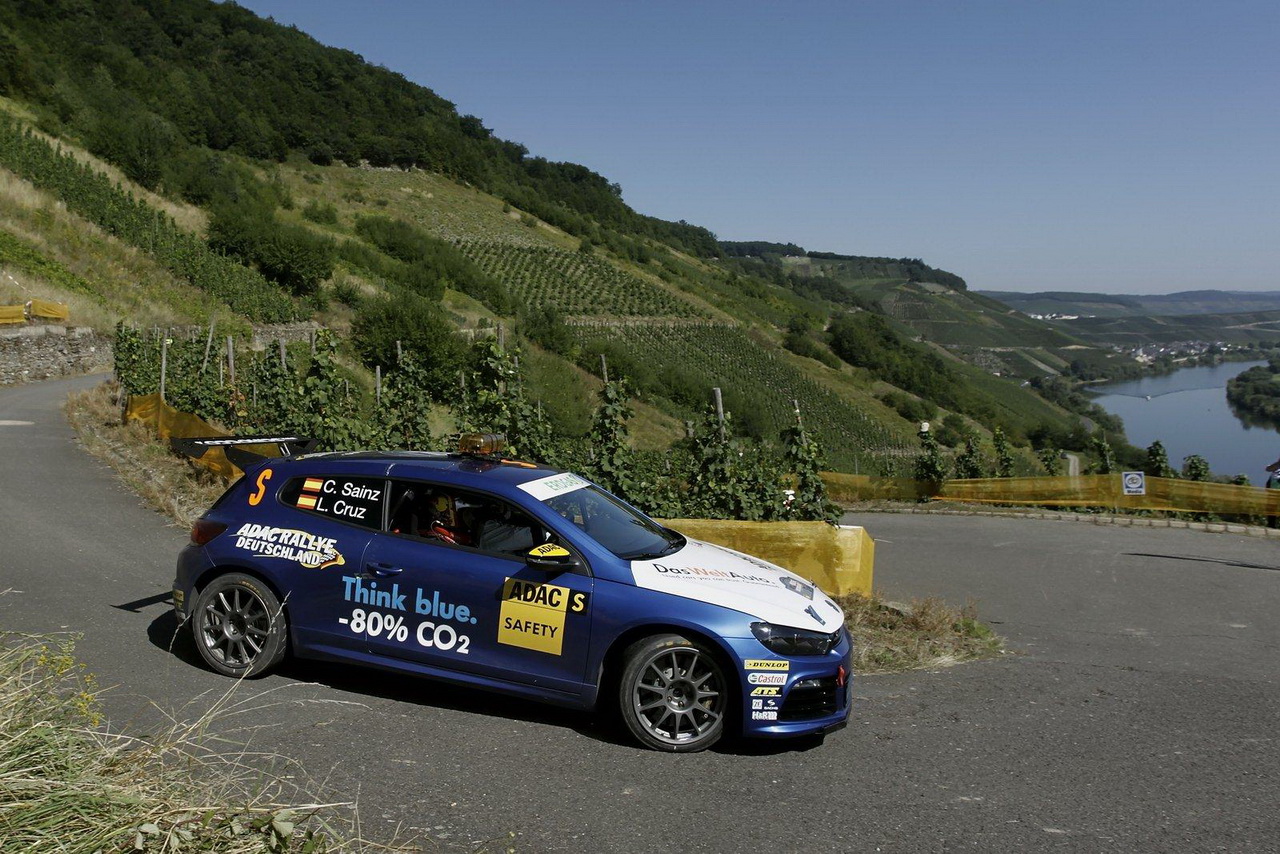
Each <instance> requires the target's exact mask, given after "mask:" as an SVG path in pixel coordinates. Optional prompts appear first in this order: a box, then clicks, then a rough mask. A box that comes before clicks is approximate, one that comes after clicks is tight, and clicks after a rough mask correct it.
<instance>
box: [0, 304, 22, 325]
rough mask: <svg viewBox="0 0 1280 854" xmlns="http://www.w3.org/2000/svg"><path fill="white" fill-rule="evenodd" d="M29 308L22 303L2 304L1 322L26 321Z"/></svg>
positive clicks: (0, 311)
mask: <svg viewBox="0 0 1280 854" xmlns="http://www.w3.org/2000/svg"><path fill="white" fill-rule="evenodd" d="M26 322H27V310H26V307H25V306H21V305H0V323H26Z"/></svg>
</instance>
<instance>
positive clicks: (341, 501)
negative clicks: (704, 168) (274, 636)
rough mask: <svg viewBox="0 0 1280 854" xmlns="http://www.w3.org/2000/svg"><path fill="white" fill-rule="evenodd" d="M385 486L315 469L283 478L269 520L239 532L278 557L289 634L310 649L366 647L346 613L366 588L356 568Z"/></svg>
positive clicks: (380, 510) (377, 521) (378, 480)
mask: <svg viewBox="0 0 1280 854" xmlns="http://www.w3.org/2000/svg"><path fill="white" fill-rule="evenodd" d="M386 488H387V482H386V479H385V478H383V477H356V476H349V475H344V474H341V473H335V472H325V471H321V472H319V473H318V474H315V475H307V476H298V477H294V478H290V479H289V480H288V481H286V482H285V483H284V484H282V485H281V488H280V491H279V493H278V495H277V501H276V502H273V503H274V505H275V506H274V507H273V508H272V509H271V511H270V512H271V517H272V524H271V525H270V526H259V529H258V530H252V529H251V530H249V531H247V532H244V533H246V534H248V535H250V536H249V538H248V539H249V540H250V541H251V542H252V545H253V547H254V548H256V549H258V551H259V554H261V555H264V556H268V557H272V556H283V557H284V560H282V561H280V562H279V564H280V566H279V569H278V573H279V576H278V577H279V578H280V581H281V588H282V590H281V592H282V593H284V597H285V601H284V605H285V608H286V609H287V611H288V613H289V620H290V625H291V627H292V630H293V636H294V638H295V640H296V642H297V643H298V644H299V645H301V646H303V647H306V648H307V649H309V650H311V651H313V652H318V653H324V652H326V651H334V652H341V651H357V652H363V651H364V650H365V648H366V640H365V637H364V630H363V628H362V627H361V626H359V625H355V626H353V625H352V619H351V618H352V612H353V610H354V609H355V607H356V606H355V605H354V604H353V602H354V601H355V597H356V595H357V590H358V589H360V587H361V585H364V586H365V587H366V589H368V588H367V584H368V582H366V581H364V580H362V579H361V578H360V577H359V574H360V571H361V567H362V566H363V559H364V552H365V548H366V547H367V546H368V544H369V540H370V538H371V537H373V535H374V534H375V533H377V531H379V530H380V529H381V528H382V524H383V516H384V507H385V496H386ZM250 500H252V495H251V496H250ZM261 504H262V505H263V506H267V502H266V501H262V502H261Z"/></svg>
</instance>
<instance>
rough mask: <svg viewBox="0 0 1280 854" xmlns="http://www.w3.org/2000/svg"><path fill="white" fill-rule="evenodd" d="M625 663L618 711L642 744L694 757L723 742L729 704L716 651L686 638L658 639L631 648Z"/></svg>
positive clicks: (673, 636) (670, 635)
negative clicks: (689, 754) (693, 754)
mask: <svg viewBox="0 0 1280 854" xmlns="http://www.w3.org/2000/svg"><path fill="white" fill-rule="evenodd" d="M625 661H626V664H625V666H624V667H623V670H622V677H621V679H620V681H619V685H618V706H619V709H620V710H621V712H622V720H623V721H624V722H625V723H626V725H627V729H629V730H631V733H632V735H634V736H635V737H636V738H637V739H639V740H640V742H641V743H642V744H644V745H645V746H646V747H652V748H653V749H655V750H665V751H669V752H673V753H692V752H694V751H698V750H706V749H707V748H708V747H710V746H711V745H713V744H715V743H716V742H717V741H719V740H720V736H721V735H723V734H724V726H725V713H726V711H727V709H728V705H729V698H728V695H727V693H726V685H727V683H726V680H725V674H724V669H723V668H722V667H721V666H720V663H719V662H718V661H717V660H716V657H715V655H714V654H713V653H712V652H711V650H709V649H707V648H706V647H705V646H703V645H702V644H699V643H697V642H695V641H691V640H689V639H687V638H684V637H681V636H680V635H674V634H665V635H655V636H653V637H650V638H645V639H644V640H641V641H637V642H636V643H634V644H632V645H631V646H630V647H628V648H627V651H626V654H625Z"/></svg>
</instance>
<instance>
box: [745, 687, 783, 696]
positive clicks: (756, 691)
mask: <svg viewBox="0 0 1280 854" xmlns="http://www.w3.org/2000/svg"><path fill="white" fill-rule="evenodd" d="M781 692H782V689H781V688H777V687H769V686H767V685H757V686H756V687H755V688H752V689H751V696H753V697H776V696H778V694H780V693H781Z"/></svg>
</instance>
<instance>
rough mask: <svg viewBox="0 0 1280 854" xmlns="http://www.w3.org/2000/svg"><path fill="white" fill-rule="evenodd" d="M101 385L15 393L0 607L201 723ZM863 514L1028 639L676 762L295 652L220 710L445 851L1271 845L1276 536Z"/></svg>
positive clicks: (189, 657)
mask: <svg viewBox="0 0 1280 854" xmlns="http://www.w3.org/2000/svg"><path fill="white" fill-rule="evenodd" d="M85 384H86V383H85V381H83V380H74V381H65V382H56V383H47V384H43V385H39V386H29V387H23V388H16V389H10V390H0V439H2V440H3V444H0V448H3V451H2V452H0V519H2V520H3V522H2V523H0V525H2V527H0V532H2V533H0V542H3V548H0V590H3V589H5V588H12V590H11V592H8V593H7V594H5V595H3V596H0V626H3V627H5V628H11V629H21V630H28V631H48V630H59V629H68V630H74V631H77V632H82V633H83V635H84V637H83V640H82V641H81V643H80V652H81V655H82V657H83V659H84V660H85V661H86V662H88V664H89V665H90V667H91V668H92V669H93V670H94V671H95V672H96V673H97V674H98V676H99V679H100V681H101V682H102V683H103V684H106V685H112V686H115V687H114V688H113V690H112V692H111V693H110V695H109V696H108V700H107V707H108V710H109V712H110V714H111V715H112V717H113V719H114V720H115V721H117V722H119V723H126V724H130V725H132V726H135V727H146V726H150V725H152V724H153V723H154V722H155V721H156V720H157V719H158V718H159V713H158V712H157V710H156V709H157V708H159V709H164V710H177V712H178V713H179V714H181V715H187V716H190V715H194V714H196V713H198V712H199V710H200V709H202V708H203V707H204V706H206V705H208V703H209V702H211V701H212V698H213V697H215V696H217V695H218V694H219V693H220V692H221V691H223V690H225V689H226V687H227V686H228V684H229V683H228V682H227V681H226V680H223V679H221V678H220V677H217V676H215V675H213V674H212V673H210V672H208V671H206V670H205V669H203V668H202V667H200V666H199V665H198V664H196V663H195V661H194V652H193V650H192V649H191V647H190V645H189V644H186V643H179V644H178V645H177V646H176V648H174V649H173V650H170V648H169V646H170V645H169V640H170V638H171V636H172V633H173V629H174V621H173V619H172V617H171V616H170V615H169V611H168V605H167V604H166V603H164V602H161V601H160V598H161V597H163V596H164V594H165V593H166V591H167V590H168V586H169V582H170V580H171V578H172V574H173V569H172V567H173V558H174V556H175V554H176V553H177V551H178V549H179V547H180V546H181V544H182V542H183V541H184V539H185V532H182V531H179V530H177V529H175V528H173V527H171V526H169V525H168V524H166V522H165V520H164V519H162V518H161V517H159V516H158V515H156V514H154V513H152V512H150V511H148V510H146V509H144V508H142V507H141V506H139V504H138V502H137V500H136V499H135V498H134V497H133V496H132V495H130V494H129V493H127V492H126V491H125V490H124V489H123V488H121V487H120V486H118V485H117V484H116V482H115V480H114V477H113V476H112V474H111V473H110V472H109V471H108V470H107V469H105V468H104V467H103V466H102V465H100V464H98V463H96V462H94V461H93V460H91V459H90V458H89V457H87V456H86V455H85V454H83V453H82V452H80V451H79V450H78V449H77V447H76V445H75V443H74V440H73V438H72V437H71V434H70V431H69V429H68V428H67V427H66V426H65V424H64V422H63V420H62V417H61V415H60V413H59V410H58V407H59V404H60V401H61V399H62V397H63V396H64V395H65V394H66V392H67V391H68V390H69V389H71V388H74V387H77V386H84V385H85ZM23 421H30V422H32V423H31V424H30V425H23V424H20V423H18V424H14V423H13V422H23ZM850 521H852V522H854V523H857V524H864V525H865V526H866V527H867V528H868V530H870V531H871V532H872V533H873V534H874V535H875V537H876V539H877V558H878V559H877V562H876V576H877V583H878V585H879V586H880V587H882V588H883V589H884V590H885V591H887V592H888V593H889V594H891V595H893V596H896V597H902V598H909V597H912V596H923V595H930V594H936V595H941V596H944V597H945V598H947V599H948V600H951V601H955V602H961V601H963V600H964V599H965V598H966V597H973V598H975V599H977V600H978V602H979V607H980V611H981V614H982V616H983V617H984V618H986V619H988V620H990V621H993V622H995V623H996V624H997V625H998V628H999V629H1000V630H1001V631H1002V632H1003V633H1004V634H1006V635H1007V636H1008V637H1009V638H1010V639H1011V646H1012V647H1013V649H1015V650H1016V651H1017V653H1018V654H1016V655H1012V656H1009V657H1007V658H1005V659H1002V660H1000V661H995V662H986V663H980V664H973V665H966V666H963V667H957V668H952V669H948V670H943V671H941V672H939V673H932V674H912V675H906V676H895V677H865V678H861V679H860V680H859V681H858V682H857V691H856V698H857V702H856V707H855V710H854V713H853V717H852V720H851V723H850V726H849V728H848V729H847V730H845V731H844V732H841V733H837V734H835V735H833V736H831V737H829V738H828V739H827V740H826V742H825V743H824V744H822V745H818V746H815V745H813V744H811V743H802V744H797V745H781V746H768V745H765V746H757V747H751V746H737V747H734V746H729V747H726V748H724V749H718V750H714V751H710V752H707V753H703V754H697V755H693V756H681V757H673V756H666V755H661V754H657V753H652V752H647V751H643V750H639V749H636V748H634V747H632V746H631V745H630V744H629V743H627V742H626V741H625V740H622V739H619V738H617V737H615V736H614V735H613V734H612V733H611V732H610V731H608V730H607V729H603V728H600V727H598V726H596V725H595V724H594V723H593V721H592V720H591V719H590V718H589V717H586V716H583V715H579V714H574V713H568V712H563V711H558V710H554V709H548V708H544V707H540V706H537V705H533V704H529V703H524V702H520V701H515V700H509V699H495V698H492V697H489V696H486V695H482V694H478V693H474V692H469V691H463V690H457V689H452V688H448V687H442V686H439V685H435V684H432V683H429V682H425V681H421V680H412V679H407V678H394V677H385V676H381V675H376V674H375V675H369V674H365V673H361V672H358V671H354V670H350V669H345V668H340V667H332V666H325V667H316V666H304V665H291V666H290V667H289V668H288V669H286V670H285V671H284V672H282V673H280V674H277V675H272V676H269V677H267V678H265V679H262V680H259V681H256V682H253V683H248V684H246V685H244V686H242V687H241V692H242V699H244V700H245V701H246V704H247V707H251V708H252V707H257V709H258V710H257V711H249V712H246V713H243V714H240V715H238V716H236V717H234V718H230V719H227V720H226V722H225V723H224V724H223V725H224V727H226V728H230V729H239V734H240V736H241V737H242V738H247V739H251V740H252V742H253V743H254V744H255V745H256V746H258V747H261V748H269V749H273V750H277V751H280V752H281V753H284V754H286V755H290V756H295V757H298V758H299V759H301V760H302V761H303V762H304V763H305V765H306V767H307V768H308V769H309V770H310V772H311V773H312V774H314V775H315V776H317V777H320V778H324V779H325V780H327V782H328V783H329V784H330V785H331V786H332V787H333V789H335V790H336V792H337V793H338V794H339V795H342V796H345V797H348V798H359V801H360V803H361V805H362V814H363V816H364V821H365V824H366V828H367V829H368V830H369V831H370V832H374V833H377V832H381V831H383V830H384V829H386V828H390V827H392V826H394V825H395V824H396V823H403V825H404V826H405V827H408V828H420V829H423V830H425V831H426V832H427V833H429V834H431V835H432V836H433V837H434V838H436V839H438V840H440V841H441V843H442V844H443V845H444V846H445V847H446V848H452V847H458V848H470V847H472V845H473V844H474V843H475V842H478V841H483V840H494V839H501V838H503V837H504V836H505V835H506V834H507V832H508V831H514V832H515V833H516V834H517V836H516V839H515V845H516V847H517V848H518V850H524V851H544V850H545V851H634V850H655V851H662V850H677V849H688V850H694V851H729V850H732V851H743V850H761V851H764V850H774V851H795V850H805V851H877V850H883V851H902V852H917V851H951V850H959V849H968V850H987V851H1012V850H1046V849H1065V850H1073V851H1134V850H1143V851H1154V850H1174V849H1178V850H1190V851H1215V850H1223V851H1270V850H1275V849H1276V848H1277V846H1278V845H1280V819H1278V818H1277V815H1278V813H1277V810H1276V803H1277V800H1278V799H1280V797H1278V796H1280V750H1278V749H1277V740H1276V739H1277V733H1280V712H1278V711H1277V710H1278V709H1280V655H1277V650H1280V628H1278V625H1280V621H1277V619H1276V614H1277V613H1278V612H1280V549H1277V547H1276V545H1275V542H1274V541H1270V542H1268V541H1265V540H1256V539H1250V538H1246V537H1241V536H1230V535H1222V534H1207V533H1203V532H1195V531H1180V530H1163V529H1134V528H1123V529H1122V528H1110V527H1099V526H1094V525H1090V524H1080V523H1066V522H1056V521H1031V520H1021V519H994V518H976V517H950V516H905V515H879V514H876V515H866V516H860V517H854V518H851V519H850ZM130 603H133V604H130ZM255 695H260V696H258V698H257V699H250V698H251V697H253V696H255ZM192 698H196V699H195V700H194V701H193V699H192ZM153 703H154V704H155V705H154V706H153V705H152V704H153Z"/></svg>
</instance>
